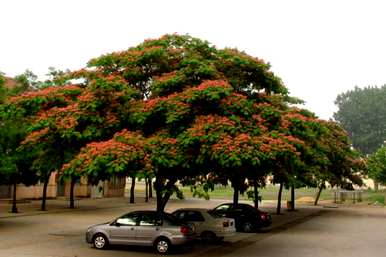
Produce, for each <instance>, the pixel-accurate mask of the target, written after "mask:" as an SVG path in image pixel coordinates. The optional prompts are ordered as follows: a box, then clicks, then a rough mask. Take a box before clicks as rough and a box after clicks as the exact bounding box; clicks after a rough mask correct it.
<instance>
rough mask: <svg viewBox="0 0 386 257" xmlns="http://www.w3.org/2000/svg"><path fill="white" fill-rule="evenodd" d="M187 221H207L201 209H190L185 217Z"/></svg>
mask: <svg viewBox="0 0 386 257" xmlns="http://www.w3.org/2000/svg"><path fill="white" fill-rule="evenodd" d="M185 220H186V221H205V219H204V217H203V216H202V214H201V212H199V211H188V212H187V213H186V217H185Z"/></svg>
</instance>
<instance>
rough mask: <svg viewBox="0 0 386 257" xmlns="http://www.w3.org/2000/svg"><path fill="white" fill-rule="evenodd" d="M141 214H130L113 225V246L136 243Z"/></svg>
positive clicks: (111, 230) (111, 237)
mask: <svg viewBox="0 0 386 257" xmlns="http://www.w3.org/2000/svg"><path fill="white" fill-rule="evenodd" d="M138 219H139V214H137V213H128V214H126V215H123V216H121V217H119V218H118V219H116V220H115V222H113V223H112V224H111V229H110V238H109V240H110V243H112V244H133V243H135V236H136V229H137V225H138Z"/></svg>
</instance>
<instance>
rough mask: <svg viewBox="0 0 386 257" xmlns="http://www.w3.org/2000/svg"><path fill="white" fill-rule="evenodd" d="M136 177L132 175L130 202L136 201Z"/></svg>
mask: <svg viewBox="0 0 386 257" xmlns="http://www.w3.org/2000/svg"><path fill="white" fill-rule="evenodd" d="M134 190H135V177H131V188H130V203H134V196H135V195H134V193H135V192H134Z"/></svg>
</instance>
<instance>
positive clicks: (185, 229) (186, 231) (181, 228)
mask: <svg viewBox="0 0 386 257" xmlns="http://www.w3.org/2000/svg"><path fill="white" fill-rule="evenodd" d="M180 232H181V234H183V235H184V236H186V235H189V232H190V229H189V227H186V226H182V227H180Z"/></svg>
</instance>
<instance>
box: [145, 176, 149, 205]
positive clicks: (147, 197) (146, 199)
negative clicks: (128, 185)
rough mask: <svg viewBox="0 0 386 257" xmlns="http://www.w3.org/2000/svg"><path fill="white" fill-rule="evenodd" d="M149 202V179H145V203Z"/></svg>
mask: <svg viewBox="0 0 386 257" xmlns="http://www.w3.org/2000/svg"><path fill="white" fill-rule="evenodd" d="M148 201H149V184H148V183H147V178H146V179H145V202H148Z"/></svg>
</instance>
